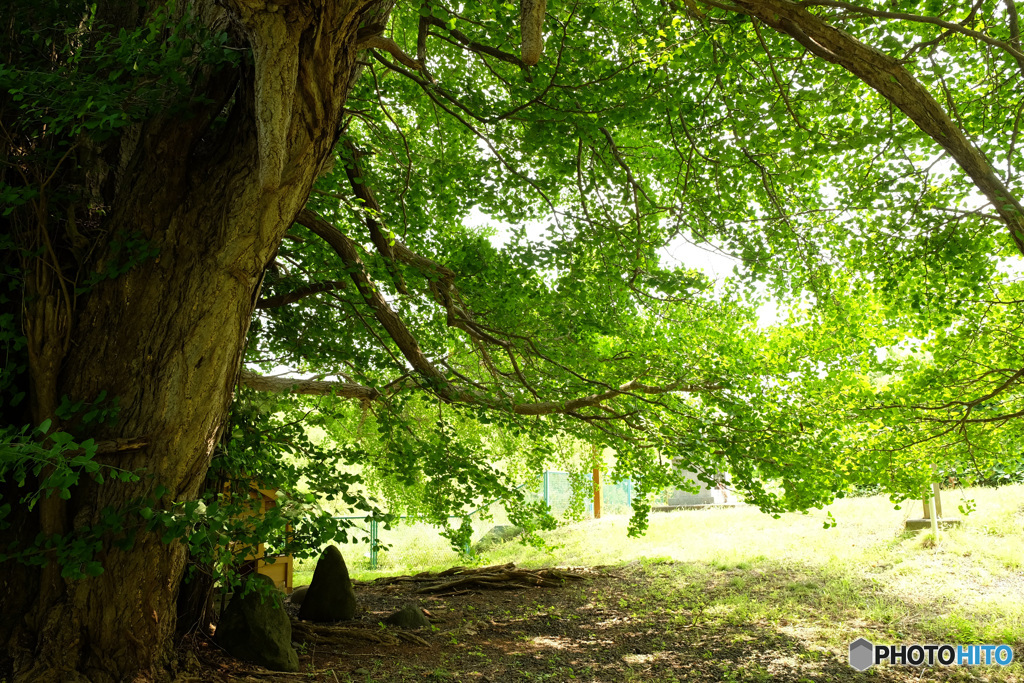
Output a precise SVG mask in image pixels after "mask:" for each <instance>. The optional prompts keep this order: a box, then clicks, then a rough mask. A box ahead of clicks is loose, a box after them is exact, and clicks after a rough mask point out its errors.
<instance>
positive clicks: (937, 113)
mask: <svg viewBox="0 0 1024 683" xmlns="http://www.w3.org/2000/svg"><path fill="white" fill-rule="evenodd" d="M709 4H711V3H709ZM736 5H738V6H740V7H742V8H743V11H744V12H745V13H747V14H750V15H751V16H754V17H757V18H758V19H760V20H761V21H762V22H764V23H765V24H767V25H768V26H771V27H772V28H774V29H775V30H777V31H779V32H780V33H785V34H786V35H788V36H790V37H792V38H793V39H795V40H796V41H797V42H799V43H800V44H801V45H803V46H804V47H805V48H807V49H808V50H809V51H810V52H811V53H813V54H814V55H816V56H818V57H820V58H821V59H823V60H825V61H827V62H831V63H833V64H838V65H839V66H842V67H843V68H844V69H846V70H847V71H849V72H850V73H852V74H853V75H854V76H856V77H858V78H859V79H861V80H862V81H864V82H865V83H866V84H867V85H869V86H871V87H872V88H874V89H875V90H876V91H878V93H879V94H881V95H882V96H883V97H885V98H886V99H887V100H889V102H891V103H892V104H894V105H895V106H896V107H897V108H899V109H900V111H902V112H903V113H904V114H906V115H907V117H908V118H910V120H911V121H913V122H914V123H915V124H917V125H918V127H920V128H921V130H923V131H924V132H925V133H927V134H928V135H929V136H930V137H931V138H932V139H933V140H934V141H935V142H937V143H938V144H939V145H941V146H942V147H943V148H944V149H945V150H946V151H947V152H949V154H950V155H951V156H952V157H953V159H954V160H956V162H957V164H959V165H960V167H961V168H962V169H963V170H964V172H965V173H966V174H967V175H968V177H970V178H971V180H972V181H973V182H974V184H975V186H976V187H977V188H978V189H979V190H981V192H982V194H984V195H985V197H986V198H987V199H988V200H989V201H990V202H991V203H992V205H993V207H994V208H995V210H996V211H997V212H998V213H999V216H1000V218H1001V219H1002V220H1003V222H1004V223H1006V225H1007V227H1008V228H1009V229H1010V236H1011V238H1012V239H1013V241H1014V244H1015V245H1016V246H1017V249H1018V251H1020V253H1022V254H1024V206H1021V203H1020V201H1019V200H1018V199H1017V198H1016V197H1014V196H1013V194H1012V193H1011V192H1010V190H1009V189H1008V188H1007V187H1006V185H1004V184H1003V181H1002V180H1000V179H999V176H997V175H996V173H995V171H994V170H993V168H992V166H991V165H990V164H989V163H988V160H986V159H985V157H984V155H982V153H981V152H980V151H979V150H978V148H977V147H975V146H974V144H973V143H972V142H971V141H970V140H968V139H967V136H966V135H964V133H963V131H962V130H961V129H960V128H959V127H958V126H957V125H956V123H954V122H953V120H952V119H951V118H950V117H949V114H947V113H946V110H945V109H943V108H942V105H940V104H939V103H938V102H937V101H936V100H935V98H934V97H932V96H931V94H930V93H929V92H928V90H927V89H925V87H924V86H923V85H921V83H920V82H918V81H917V79H915V78H914V77H913V76H912V75H911V74H910V73H909V72H908V71H907V70H906V69H905V68H903V66H902V65H901V64H900V63H899V62H898V61H897V60H896V59H893V58H892V57H890V56H889V55H887V54H885V53H883V52H881V51H879V50H876V49H874V48H872V47H869V46H867V45H865V44H864V43H861V42H860V41H858V40H857V39H855V38H854V37H853V36H851V35H849V34H848V33H845V32H844V31H841V30H839V29H837V28H836V27H834V26H832V25H831V24H829V23H827V22H826V21H825V20H823V19H822V18H821V17H818V16H816V15H813V14H811V13H810V12H808V11H807V10H806V9H804V8H803V7H801V6H800V5H798V4H796V3H794V2H791V1H790V0H736ZM858 9H859V8H858Z"/></svg>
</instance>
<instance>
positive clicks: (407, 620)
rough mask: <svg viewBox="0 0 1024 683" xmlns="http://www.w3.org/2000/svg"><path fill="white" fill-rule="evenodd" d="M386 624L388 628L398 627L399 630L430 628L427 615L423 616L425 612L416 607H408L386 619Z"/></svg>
mask: <svg viewBox="0 0 1024 683" xmlns="http://www.w3.org/2000/svg"><path fill="white" fill-rule="evenodd" d="M384 623H385V624H387V625H388V626H397V627H399V628H409V629H415V628H430V621H429V620H428V619H427V615H425V614H423V610H421V609H420V608H419V607H417V606H416V605H406V606H405V607H403V608H402V609H400V610H398V611H397V612H395V613H394V614H392V615H391V616H389V617H388V618H387V619H385V620H384Z"/></svg>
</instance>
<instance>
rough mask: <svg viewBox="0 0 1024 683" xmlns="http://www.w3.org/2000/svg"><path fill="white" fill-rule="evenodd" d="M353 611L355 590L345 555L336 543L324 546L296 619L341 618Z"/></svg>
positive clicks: (348, 616)
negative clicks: (349, 575) (324, 548)
mask: <svg viewBox="0 0 1024 683" xmlns="http://www.w3.org/2000/svg"><path fill="white" fill-rule="evenodd" d="M355 615H356V592H355V590H354V589H353V588H352V580H351V579H349V577H348V567H346V566H345V559H344V558H343V557H342V556H341V551H340V550H338V548H337V547H336V546H333V545H332V546H328V547H327V549H326V550H324V552H323V554H322V555H321V556H320V560H319V561H318V562H317V563H316V569H315V570H314V571H313V580H312V581H310V582H309V590H307V591H306V596H305V598H304V599H303V600H302V606H301V607H300V608H299V619H306V620H308V621H343V620H347V619H351V618H353V617H354V616H355Z"/></svg>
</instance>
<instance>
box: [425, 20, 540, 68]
mask: <svg viewBox="0 0 1024 683" xmlns="http://www.w3.org/2000/svg"><path fill="white" fill-rule="evenodd" d="M423 25H430V26H437V27H438V28H441V29H444V30H445V31H447V32H448V35H449V36H451V37H452V38H453V39H454V40H455V41H456V42H458V43H459V44H461V45H462V46H463V47H465V48H466V49H468V50H469V51H470V52H476V53H479V54H484V55H490V56H491V57H495V58H497V59H500V60H501V61H503V62H508V63H509V64H515V65H516V66H518V67H524V68H525V67H526V64H524V63H523V60H521V59H520V58H519V57H516V56H515V55H513V54H510V53H508V52H505V51H503V50H499V49H498V48H496V47H491V46H490V45H484V44H483V43H478V42H476V41H474V40H472V39H470V37H469V36H467V35H466V34H465V33H463V32H462V31H459V30H457V29H453V28H450V27H449V26H448V24H446V23H444V22H443V21H441V20H440V19H438V18H437V17H420V26H423ZM425 45H426V36H425V34H424V46H425Z"/></svg>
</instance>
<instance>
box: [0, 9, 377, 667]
mask: <svg viewBox="0 0 1024 683" xmlns="http://www.w3.org/2000/svg"><path fill="white" fill-rule="evenodd" d="M179 4H186V3H179ZM109 5H112V6H115V7H119V6H118V3H109ZM390 6H391V3H390V2H388V0H383V1H378V2H368V3H367V2H358V1H356V0H337V1H336V0H278V1H277V2H276V3H271V2H264V1H263V0H223V1H221V2H218V1H216V0H195V1H194V2H192V3H190V4H189V7H188V9H189V10H191V11H193V12H195V14H196V16H199V17H201V19H202V21H204V22H205V23H206V24H208V25H209V26H211V27H213V28H215V29H217V30H225V29H227V30H229V31H232V32H234V33H235V34H236V35H237V36H239V40H240V41H241V42H242V43H244V44H247V45H248V46H249V47H251V48H252V52H251V59H249V60H248V61H247V63H243V66H241V67H239V68H237V69H235V70H232V71H231V72H230V73H223V72H222V73H220V74H219V75H215V76H210V77H208V78H207V80H206V81H205V82H204V83H202V85H201V86H197V88H198V87H202V89H203V90H202V92H201V93H197V94H202V95H204V96H205V97H207V98H209V99H210V100H211V101H212V104H204V105H199V106H198V107H195V108H193V109H192V110H190V111H189V113H188V114H189V115H188V116H171V115H163V116H160V117H157V118H155V119H152V120H149V121H146V122H144V123H142V124H139V125H137V126H135V127H133V128H131V129H130V130H128V131H127V132H125V133H124V134H123V135H121V136H120V138H119V139H117V140H114V141H112V142H109V143H107V144H106V145H105V147H104V150H103V153H102V157H103V163H102V164H100V165H99V166H97V168H100V170H101V172H102V176H103V177H102V178H101V181H100V182H99V183H98V186H99V187H101V188H102V190H101V191H102V196H103V201H104V203H105V204H106V207H107V210H106V211H105V217H104V218H103V226H102V227H103V234H105V235H107V236H108V238H107V240H106V243H105V244H99V245H95V247H94V248H96V249H98V250H99V253H104V251H105V252H107V257H106V258H108V259H113V258H114V252H113V251H111V244H110V242H112V241H113V240H114V239H115V236H116V235H118V233H119V232H121V231H124V232H126V233H131V234H133V235H139V236H141V237H143V238H144V239H145V240H147V241H148V242H149V243H150V244H151V245H152V246H154V247H156V248H157V249H158V250H159V252H158V255H157V256H156V257H154V258H152V259H150V260H149V261H147V262H146V263H144V264H143V265H142V266H139V267H136V268H134V269H132V270H131V271H129V272H127V273H125V274H123V275H121V276H119V277H117V278H115V279H110V280H106V281H105V282H102V283H100V284H99V285H97V286H96V287H95V288H93V289H92V290H91V291H90V292H88V294H86V295H85V296H84V297H81V298H79V299H78V300H77V302H75V303H74V305H72V300H73V297H71V296H70V295H68V294H67V293H66V292H63V291H62V290H61V282H60V281H59V278H57V277H54V276H53V275H52V273H53V271H54V269H53V268H52V265H53V263H52V262H45V261H43V260H39V261H37V262H35V264H29V265H30V267H34V269H35V270H34V272H31V273H30V274H29V280H30V283H31V289H32V292H31V296H30V297H29V298H28V299H27V300H28V302H29V303H28V309H27V311H26V314H25V319H26V328H27V329H26V331H27V336H28V337H29V344H30V370H29V372H30V378H31V389H32V392H31V403H32V419H33V420H34V421H35V423H37V424H38V423H40V422H41V421H42V420H44V419H46V418H49V417H52V416H53V414H54V410H55V408H56V404H57V401H58V397H61V396H69V397H71V398H72V399H79V398H82V399H86V400H91V399H93V398H95V397H96V396H97V395H98V394H99V392H101V391H106V392H107V394H108V395H110V396H116V397H118V398H119V402H120V412H119V415H118V418H117V422H116V425H114V426H113V427H110V428H107V429H106V431H105V432H104V433H101V434H97V433H95V431H93V432H92V433H90V434H89V436H97V437H102V438H115V437H140V436H144V437H145V438H146V441H147V442H148V445H147V446H145V447H143V448H140V449H136V450H130V451H123V452H119V453H116V454H113V455H110V456H105V457H106V461H107V462H109V463H110V464H113V465H116V466H117V467H121V468H124V469H128V470H135V471H142V472H144V476H143V477H142V479H141V480H140V481H139V482H138V483H135V484H112V483H108V484H106V485H103V486H94V485H93V486H89V485H86V486H82V487H80V489H79V490H78V491H77V492H76V494H75V495H74V497H73V498H72V499H71V500H69V501H61V500H59V499H51V500H46V501H44V502H43V504H42V505H41V507H40V510H39V513H38V515H37V514H36V513H35V512H33V513H31V514H30V513H28V512H26V511H20V512H19V514H18V515H17V521H18V523H19V525H18V526H17V527H16V528H15V529H13V530H12V533H17V534H18V536H19V537H20V538H22V539H24V538H26V537H27V538H31V537H32V535H33V534H34V532H36V531H42V532H44V533H47V534H58V533H67V532H69V531H72V530H73V529H75V528H80V527H83V526H87V525H90V524H93V523H95V522H97V521H98V519H99V516H100V512H101V511H102V510H103V509H104V508H107V507H110V506H112V507H114V508H119V507H123V506H124V505H125V504H126V502H127V501H130V500H132V499H134V498H137V497H139V496H146V495H149V494H151V492H152V491H153V490H154V489H155V487H156V486H158V485H160V486H163V487H166V489H167V490H168V491H169V493H167V495H166V496H165V499H164V502H165V503H169V502H170V501H171V500H179V501H180V500H187V499H189V498H192V497H194V496H195V495H196V493H197V491H198V489H199V487H200V484H201V482H202V481H203V478H204V476H205V475H206V472H207V470H208V466H209V462H210V458H211V454H212V451H213V447H214V445H215V443H216V442H217V439H218V435H219V432H220V430H221V428H222V425H223V424H224V422H225V418H226V415H227V411H228V408H229V403H230V399H231V394H232V390H233V387H234V386H235V384H236V381H237V378H238V373H239V368H240V363H241V354H242V351H243V348H244V345H245V338H246V333H247V330H248V327H249V320H250V316H251V314H252V311H253V308H254V305H255V302H256V300H257V298H258V295H259V287H260V282H261V278H262V273H263V271H264V268H265V267H266V265H267V263H268V261H269V260H270V259H271V258H272V256H273V255H274V253H275V251H276V249H277V247H278V245H279V243H280V241H281V239H282V236H283V235H284V233H285V231H286V230H287V228H288V227H289V226H290V225H291V224H292V221H293V219H294V217H295V216H296V214H297V213H298V212H299V210H300V209H301V208H302V206H303V205H304V203H305V201H306V198H307V195H308V193H309V190H310V187H311V185H312V183H313V181H314V179H315V177H316V173H317V170H318V169H319V168H320V167H321V165H322V163H323V161H324V160H325V158H326V157H327V155H328V154H329V153H330V150H331V148H332V146H333V145H334V143H335V141H336V139H337V136H338V132H339V125H340V123H341V119H342V107H343V105H344V102H345V99H346V96H347V94H348V92H349V90H350V88H351V86H352V83H353V81H354V80H355V78H356V77H357V75H358V70H359V67H358V65H357V63H356V57H357V54H356V32H357V29H358V28H359V27H360V26H361V25H370V26H380V25H383V23H384V20H386V17H387V15H388V13H389V12H390ZM100 9H101V11H103V10H104V9H109V6H108V4H107V3H101V8H100ZM137 14H138V12H137V11H134V12H131V13H126V12H125V11H124V10H123V8H119V9H117V11H116V12H114V13H112V15H111V17H108V19H109V20H110V22H111V23H114V24H120V25H125V23H126V22H127V23H128V24H129V25H131V22H133V21H137ZM224 111H229V114H228V118H227V122H226V124H224V125H219V126H214V125H213V124H214V120H215V118H216V117H217V116H218V114H221V113H222V112H224ZM94 170H95V169H94ZM41 229H46V227H45V226H43V228H41ZM49 229H51V230H54V229H56V228H54V227H53V226H49ZM59 257H60V254H57V255H55V258H59ZM101 260H102V259H101ZM2 540H3V539H0V541H2ZM100 559H101V560H102V561H103V564H104V567H105V572H104V573H103V574H102V575H101V576H99V577H96V578H90V579H84V580H77V581H69V580H65V579H63V578H61V576H60V575H59V570H57V569H55V568H49V569H47V570H45V571H44V572H42V575H41V576H38V577H36V576H34V575H33V573H32V572H26V571H25V570H24V569H23V568H19V567H18V566H16V565H13V564H12V563H6V564H4V565H0V579H2V581H0V583H3V584H4V589H3V599H4V608H5V613H6V614H5V615H4V617H3V618H2V620H0V638H3V646H2V647H0V651H4V652H7V653H8V654H7V657H9V659H8V660H7V666H8V667H9V668H10V669H11V670H12V671H13V674H14V679H15V680H18V681H58V680H60V681H76V680H89V681H95V682H101V681H121V680H136V679H140V678H141V679H147V678H151V677H153V678H159V677H161V676H162V675H163V672H164V671H165V670H166V666H167V655H168V649H169V645H170V644H171V643H172V636H173V634H174V630H175V602H176V597H177V593H178V587H179V584H180V582H181V578H182V572H183V569H184V566H185V560H186V553H185V549H184V547H182V545H181V544H180V543H172V544H170V545H167V544H164V543H163V542H161V540H160V538H159V537H158V536H157V535H155V534H146V533H143V534H140V535H139V536H138V539H137V542H136V543H135V546H134V547H133V548H132V549H131V550H130V551H122V550H118V549H117V548H115V547H113V546H110V545H107V546H104V548H103V551H102V554H101V557H100ZM35 580H38V581H39V584H40V585H39V586H38V590H33V585H32V584H33V583H34V581H35ZM15 586H17V588H15ZM16 595H20V596H22V599H21V600H20V601H16V600H15V596H16ZM26 596H27V597H26ZM12 609H13V612H12ZM3 656H4V655H0V659H2V658H3Z"/></svg>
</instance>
